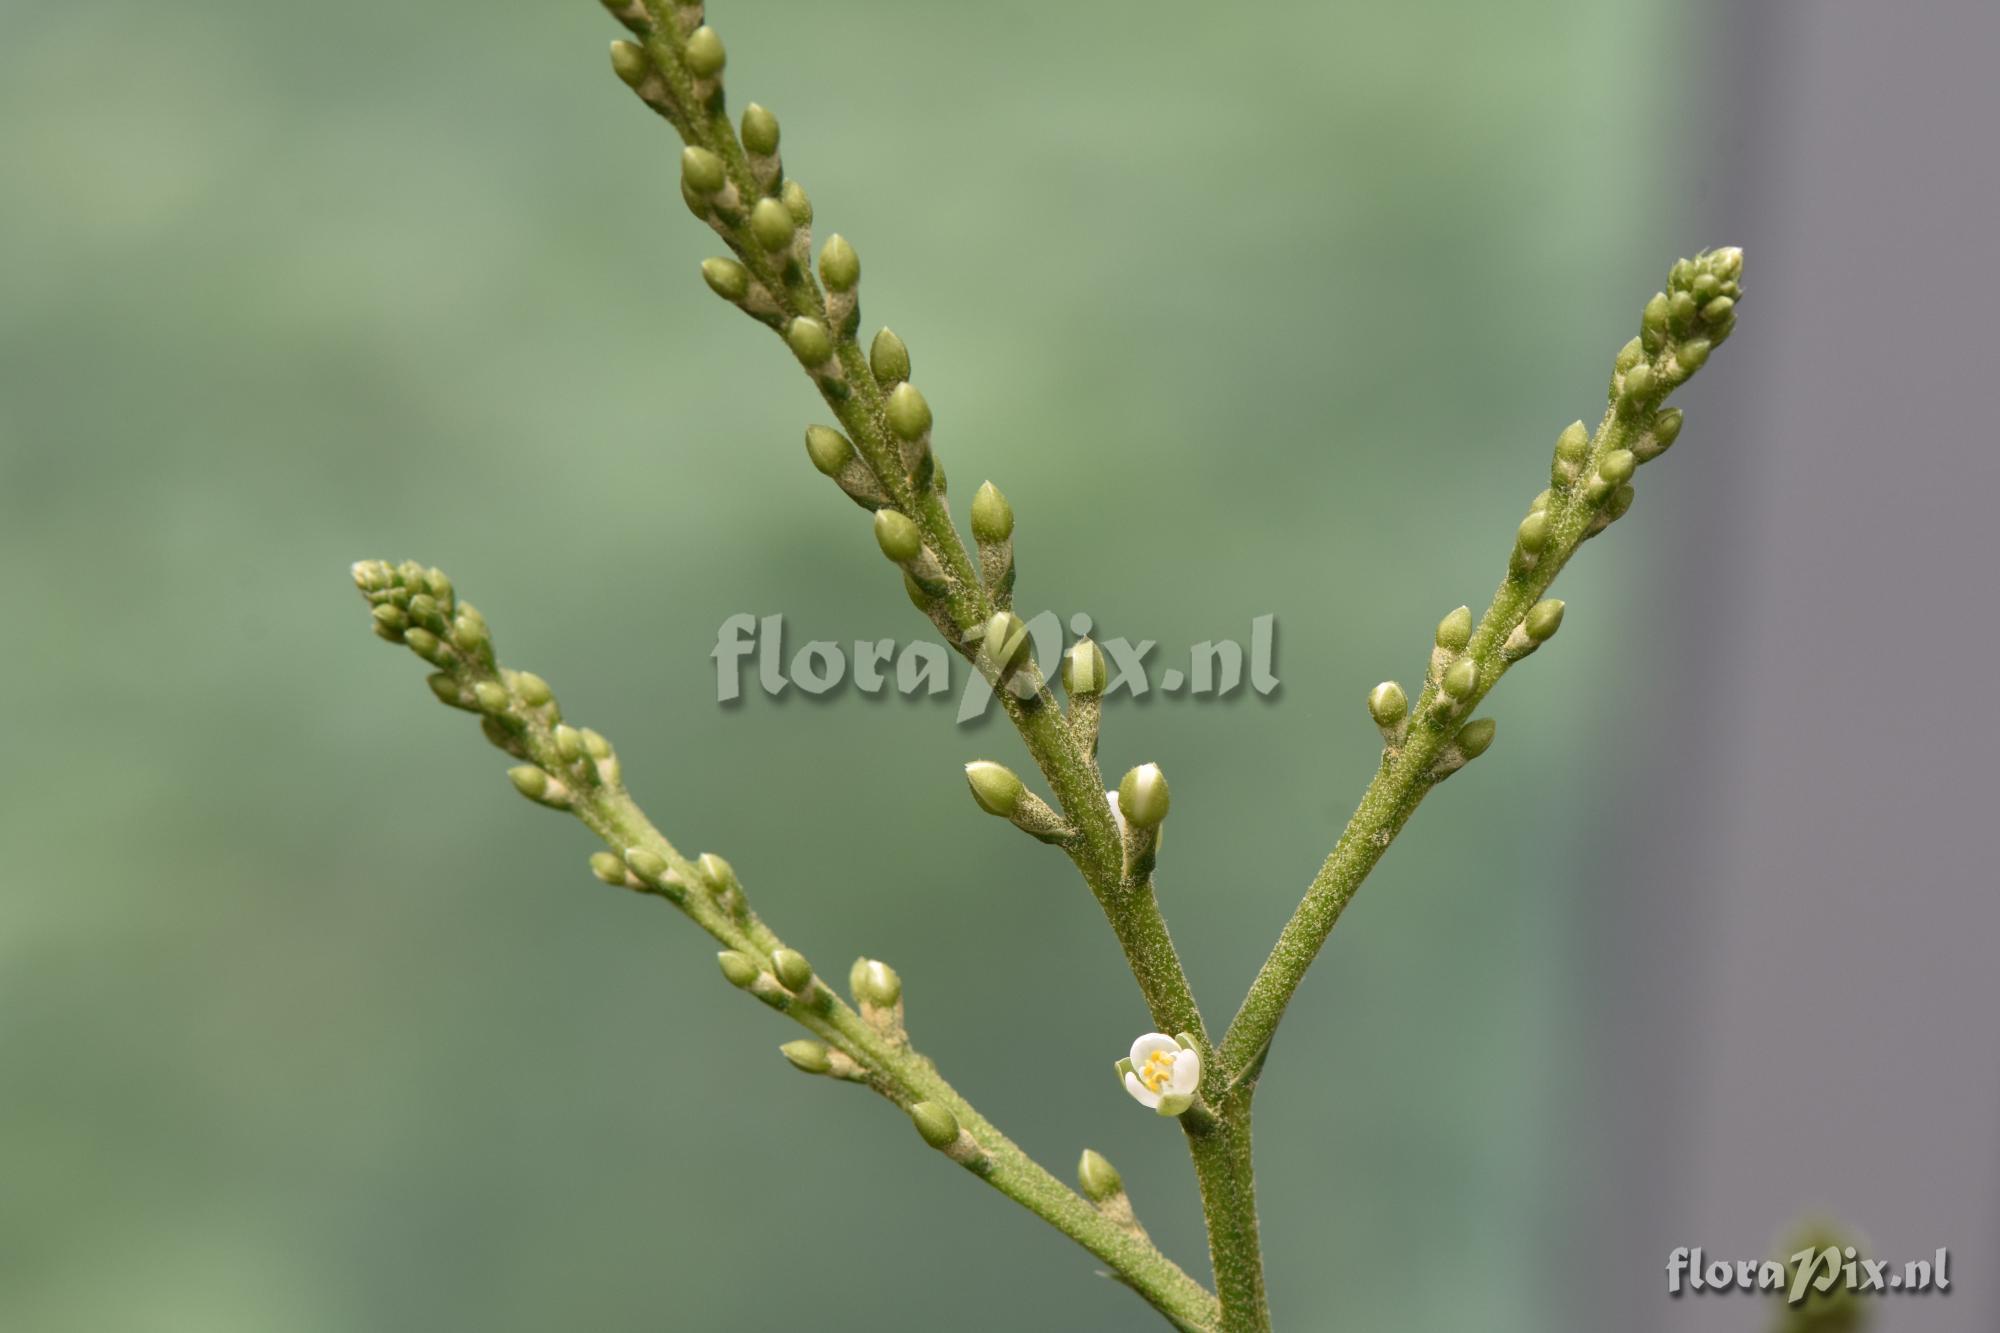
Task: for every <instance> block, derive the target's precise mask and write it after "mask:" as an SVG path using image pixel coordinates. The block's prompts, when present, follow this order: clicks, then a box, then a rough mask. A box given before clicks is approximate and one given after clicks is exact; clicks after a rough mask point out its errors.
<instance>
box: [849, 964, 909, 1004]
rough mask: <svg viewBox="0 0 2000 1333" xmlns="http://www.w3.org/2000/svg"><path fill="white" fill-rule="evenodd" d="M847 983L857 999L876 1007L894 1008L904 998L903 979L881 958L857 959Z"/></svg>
mask: <svg viewBox="0 0 2000 1333" xmlns="http://www.w3.org/2000/svg"><path fill="white" fill-rule="evenodd" d="M847 983H848V989H849V990H850V991H851V992H852V993H853V995H854V998H855V999H856V1000H857V1001H859V1002H860V1003H862V1004H865V1005H870V1006H872V1007H874V1008H876V1009H893V1008H895V1007H896V1004H897V1002H898V1001H899V1000H901V999H902V998H903V979H902V978H901V977H899V976H897V975H896V969H895V968H893V967H890V966H889V965H888V964H887V963H885V962H883V961H882V960H881V959H879V958H857V959H855V960H854V970H853V971H852V972H850V973H848V976H847Z"/></svg>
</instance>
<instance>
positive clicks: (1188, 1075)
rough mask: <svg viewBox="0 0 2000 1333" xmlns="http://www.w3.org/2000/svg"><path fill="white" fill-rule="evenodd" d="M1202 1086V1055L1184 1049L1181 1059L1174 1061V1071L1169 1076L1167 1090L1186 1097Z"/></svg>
mask: <svg viewBox="0 0 2000 1333" xmlns="http://www.w3.org/2000/svg"><path fill="white" fill-rule="evenodd" d="M1200 1086H1201V1057H1200V1056H1199V1055H1196V1054H1195V1053H1194V1052H1193V1051H1182V1052H1181V1056H1180V1059H1178V1060H1176V1061H1174V1072H1173V1073H1172V1074H1171V1075H1169V1076H1168V1078H1167V1091H1168V1092H1174V1093H1179V1094H1180V1095H1181V1096H1183V1097H1185V1096H1187V1095H1188V1094H1189V1093H1191V1092H1193V1091H1194V1090H1195V1089H1196V1088H1197V1087H1200Z"/></svg>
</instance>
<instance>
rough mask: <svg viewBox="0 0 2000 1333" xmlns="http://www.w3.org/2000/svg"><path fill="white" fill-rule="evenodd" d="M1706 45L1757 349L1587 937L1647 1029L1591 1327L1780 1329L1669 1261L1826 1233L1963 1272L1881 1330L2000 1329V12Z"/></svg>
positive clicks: (1685, 578)
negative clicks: (1997, 582)
mask: <svg viewBox="0 0 2000 1333" xmlns="http://www.w3.org/2000/svg"><path fill="white" fill-rule="evenodd" d="M1707 28H1708V33H1709V37H1710V40H1711V43H1712V45H1713V46H1714V48H1715V55H1714V59H1715V61H1716V65H1715V70H1716V73H1717V75H1718V82H1721V81H1722V80H1723V78H1725V77H1726V79H1727V81H1728V83H1729V85H1730V86H1731V89H1732V91H1730V92H1729V93H1728V94H1726V96H1727V98H1728V99H1729V105H1730V108H1731V110H1730V113H1729V114H1727V115H1718V116H1717V117H1716V121H1715V123H1714V124H1713V125H1712V126H1711V127H1710V130H1709V133H1710V142H1709V143H1708V144H1707V156H1706V158H1705V161H1706V162H1708V163H1710V164H1712V170H1710V171H1709V172H1708V173H1707V179H1706V181H1705V183H1704V184H1705V190H1706V193H1705V194H1704V197H1703V198H1702V200H1701V202H1700V205H1699V214H1700V218H1699V220H1700V222H1701V223H1702V225H1703V228H1704V230H1703V233H1702V234H1703V235H1704V236H1708V237H1712V238H1716V239H1718V240H1728V241H1732V242H1739V243H1741V244H1743V245H1744V246H1745V247H1746V250H1747V251H1748V254H1749V262H1748V264H1747V265H1746V286H1747V288H1748V292H1749V302H1748V306H1747V308H1746V322H1745V326H1744V327H1745V330H1746V333H1745V335H1744V336H1742V337H1741V338H1740V339H1739V340H1738V342H1736V343H1732V345H1731V346H1730V347H1729V349H1728V352H1729V356H1728V360H1729V362H1730V365H1729V369H1728V372H1727V373H1726V374H1724V375H1720V376H1714V377H1712V378H1711V382H1710V383H1709V384H1701V385H1697V386H1696V391H1695V392H1694V394H1693V395H1692V397H1691V399H1690V401H1689V407H1690V415H1691V417H1693V418H1695V420H1694V423H1693V424H1692V425H1691V428H1690V430H1689V437H1690V439H1694V440H1698V441H1699V444H1698V445H1697V446H1695V447H1694V448H1690V449H1687V450H1685V451H1684V455H1683V456H1677V458H1676V462H1677V464H1678V466H1676V467H1674V468H1673V469H1671V471H1670V472H1669V470H1667V469H1662V474H1663V475H1662V477H1661V479H1660V481H1659V483H1657V484H1655V485H1649V486H1648V487H1647V490H1648V491H1649V492H1654V491H1657V492H1659V494H1657V495H1655V494H1648V495H1646V496H1645V500H1646V501H1648V502H1655V503H1661V504H1671V505H1672V506H1673V509H1674V511H1675V512H1676V513H1705V514H1706V515H1707V518H1706V520H1705V521H1702V522H1684V523H1679V524H1676V525H1674V528H1675V535H1673V536H1671V537H1669V538H1666V539H1665V540H1668V541H1672V542H1674V543H1676V545H1675V546H1674V548H1673V549H1672V550H1671V551H1669V552H1667V553H1666V554H1667V555H1668V556H1669V558H1668V559H1666V560H1665V561H1664V562H1663V563H1661V564H1660V565H1659V566H1657V567H1656V569H1655V570H1654V572H1653V575H1652V577H1651V579H1650V584H1649V586H1648V587H1647V589H1646V595H1647V596H1648V597H1649V598H1651V599H1652V600H1653V602H1654V603H1655V604H1657V605H1658V606H1660V607H1661V608H1663V609H1662V611H1661V613H1660V614H1659V615H1658V616H1657V617H1656V618H1655V619H1654V620H1653V622H1652V624H1651V625H1650V627H1649V629H1648V630H1647V634H1648V635H1649V637H1650V639H1651V642H1650V643H1649V644H1648V645H1646V646H1647V647H1648V648H1649V649H1650V650H1653V651H1655V652H1658V653H1660V654H1662V656H1660V657H1659V658H1658V659H1656V660H1661V661H1666V662H1670V663H1672V664H1674V669H1673V670H1672V671H1670V672H1660V673H1656V676H1655V677H1654V678H1653V679H1649V681H1648V682H1647V683H1646V685H1645V686H1644V688H1643V690H1642V691H1641V692H1640V693H1639V694H1638V696H1637V697H1636V698H1635V705H1636V706H1637V708H1638V709H1639V716H1638V717H1637V718H1636V719H1635V721H1636V724H1637V725H1636V729H1635V738H1642V739H1643V740H1644V744H1635V745H1632V746H1629V747H1621V748H1620V749H1619V751H1618V752H1617V754H1616V755H1615V757H1614V759H1613V760H1612V763H1613V765H1614V768H1615V772H1614V773H1613V775H1612V776H1613V781H1612V782H1610V783H1608V784H1607V787H1606V790H1607V791H1610V792H1612V793H1615V796H1613V797H1611V798H1609V800H1608V801H1607V806H1608V807H1609V808H1607V811H1606V813H1607V815H1609V816H1613V819H1612V821H1611V823H1612V826H1613V827H1616V828H1618V829H1619V832H1618V834H1617V835H1616V836H1615V837H1614V838H1612V839H1610V840H1609V841H1611V842H1613V843H1614V844H1615V846H1614V847H1612V848H1608V849H1607V850H1614V851H1615V852H1616V853H1617V855H1616V856H1615V857H1612V858H1610V859H1609V862H1608V863H1609V864H1615V865H1620V866H1622V867H1623V869H1622V870H1621V871H1619V872H1618V873H1616V874H1610V875H1607V876H1606V880H1605V883H1604V884H1603V896H1602V898H1601V899H1600V900H1599V901H1598V904H1597V905H1596V906H1595V907H1594V909H1593V911H1594V912H1595V914H1596V917H1595V919H1594V920H1593V921H1592V922H1591V923H1590V928H1591V929H1592V930H1593V931H1594V932H1597V933H1599V937H1600V938H1601V939H1602V940H1603V942H1604V947H1603V949H1602V950H1601V951H1599V953H1598V955H1597V956H1598V958H1599V960H1600V966H1601V967H1602V968H1603V969H1604V973H1605V975H1603V976H1602V977H1599V978H1596V979H1595V981H1594V983H1593V984H1594V986H1595V987H1597V988H1598V989H1597V990H1596V992H1595V993H1599V994H1603V995H1606V996H1608V997H1613V998H1612V1000H1611V1005H1610V1007H1609V1008H1608V1009H1606V1010H1605V1011H1603V1012H1602V1013H1601V1014H1600V1015H1599V1017H1598V1023H1597V1030H1598V1034H1599V1038H1598V1039H1599V1041H1600V1043H1601V1049H1600V1051H1599V1055H1600V1056H1601V1057H1602V1058H1601V1060H1600V1062H1599V1068H1600V1070H1602V1071H1604V1072H1603V1074H1602V1077H1603V1078H1604V1079H1605V1080H1606V1083H1607V1085H1608V1086H1607V1087H1606V1088H1605V1090H1604V1092H1605V1095H1604V1097H1603V1098H1602V1099H1593V1102H1594V1105H1593V1106H1592V1107H1591V1109H1590V1111H1589V1112H1588V1113H1585V1114H1586V1115H1587V1116H1591V1117H1596V1116H1601V1117H1602V1123H1608V1124H1611V1125H1615V1126H1616V1128H1615V1129H1612V1130H1609V1131H1603V1130H1600V1131H1598V1132H1597V1139H1598V1141H1599V1142H1600V1143H1603V1144H1605V1146H1606V1147H1608V1148H1609V1152H1608V1154H1607V1155H1608V1158H1609V1159H1610V1160H1611V1161H1613V1162H1615V1163H1616V1165H1615V1166H1614V1167H1613V1169H1612V1170H1611V1171H1610V1172H1609V1173H1608V1174H1606V1175H1605V1176H1603V1177H1602V1178H1600V1181H1599V1183H1598V1185H1597V1186H1596V1187H1595V1190H1594V1194H1593V1197H1592V1198H1591V1199H1590V1202H1589V1205H1588V1207H1589V1211H1590V1218H1589V1221H1590V1225H1591V1226H1592V1228H1593V1230H1592V1231H1591V1232H1590V1233H1589V1234H1592V1235H1593V1236H1594V1237H1595V1240H1594V1241H1593V1242H1592V1244H1593V1246H1595V1247H1596V1250H1597V1254H1596V1257H1597V1258H1598V1259H1599V1260H1601V1262H1602V1267H1600V1268H1598V1269H1597V1270H1596V1271H1597V1272H1598V1274H1599V1277H1598V1279H1597V1280H1596V1281H1594V1282H1593V1283H1591V1284H1590V1285H1589V1286H1588V1288H1587V1290H1585V1291H1584V1292H1582V1293H1580V1296H1581V1299H1582V1300H1583V1301H1584V1302H1585V1303H1586V1305H1587V1306H1588V1308H1587V1309H1585V1310H1583V1311H1580V1312H1579V1314H1580V1315H1581V1316H1582V1318H1580V1319H1579V1320H1578V1322H1579V1324H1580V1325H1581V1326H1588V1327H1600V1328H1601V1327H1613V1326H1618V1327H1627V1328H1641V1329H1674V1330H1691V1329H1701V1330H1708V1329H1714V1330H1718V1331H1720V1330H1744V1329H1759V1328H1762V1327H1765V1326H1766V1320H1765V1316H1764V1312H1763V1311H1761V1310H1758V1309H1757V1308H1755V1307H1754V1306H1753V1304H1752V1303H1751V1301H1750V1300H1749V1299H1748V1298H1744V1297H1735V1296H1732V1297H1724V1298H1719V1299H1718V1298H1713V1297H1709V1298H1701V1299H1688V1298H1683V1299H1681V1300H1679V1301H1670V1300H1668V1299H1667V1297H1666V1296H1665V1281H1666V1276H1665V1271H1664V1265H1665V1263H1666V1261H1667V1257H1668V1254H1669V1253H1670V1251H1671V1250H1672V1248H1673V1247H1675V1246H1678V1245H1702V1246H1705V1247H1706V1248H1707V1250H1708V1252H1709V1255H1710V1257H1711V1258H1722V1257H1728V1258H1736V1257H1755V1256H1759V1255H1762V1254H1766V1253H1768V1252H1770V1251H1771V1249H1772V1247H1773V1245H1774V1244H1775V1243H1776V1242H1777V1241H1778V1240H1779V1239H1780V1235H1781V1233H1782V1231H1783V1230H1784V1229H1785V1228H1786V1227H1787V1226H1788V1225H1789V1224H1790V1223H1791V1222H1792V1221H1794V1220H1795V1219H1797V1218H1798V1217H1800V1216H1801V1215H1804V1214H1807V1213H1811V1212H1818V1213H1822V1214H1825V1215H1829V1216H1833V1217H1837V1218H1839V1219H1840V1220H1842V1221H1843V1222H1845V1223H1847V1224H1848V1225H1850V1226H1852V1227H1853V1228H1855V1229H1856V1230H1857V1231H1858V1232H1860V1233H1861V1234H1862V1235H1864V1236H1865V1237H1866V1238H1867V1240H1868V1242H1869V1244H1870V1247H1871V1248H1872V1250H1873V1251H1874V1252H1875V1253H1876V1254H1878V1255H1880V1256H1883V1257H1886V1258H1889V1259H1893V1260H1897V1261H1901V1260H1903V1259H1906V1258H1914V1257H1919V1256H1924V1255H1928V1254H1929V1253H1930V1252H1931V1251H1932V1250H1934V1249H1935V1248H1936V1247H1938V1246H1941V1245H1945V1246H1950V1247H1951V1249H1952V1253H1953V1257H1954V1270H1953V1276H1954V1278H1955V1290H1954V1291H1953V1293H1952V1294H1951V1295H1950V1296H1949V1297H1944V1298H1940V1297H1937V1296H1926V1297H1921V1298H1907V1297H1896V1298H1890V1299H1888V1300H1886V1301H1884V1302H1883V1305H1882V1308H1881V1310H1880V1312H1879V1313H1880V1317H1881V1324H1880V1327H1881V1328H1883V1329H1884V1330H1889V1331H1891V1333H1927V1331H1929V1330H1973V1329H1979V1330H1989V1329H1992V1328H1994V1327H1996V1326H2000V1303H1996V1300H1995V1298H1994V1295H1993V1281H1992V1264H1993V1262H1994V1259H1995V1256H1996V1253H2000V1203H1996V1201H2000V1072H1996V1066H1997V1065H2000V1061H1996V1043H1995V1040H1994V1037H1993V1027H1992V1017H1993V1015H1994V1013H1995V1011H1996V1009H2000V969H1996V968H1995V967H1994V964H1993V949H1994V944H1995V941H1996V940H2000V895H1996V893H1995V888H1994V882H1993V880H1994V876H1993V872H1992V869H1991V866H1990V852H1989V843H1990V837H1991V828H1990V826H1991V821H1992V818H1993V808H1994V795H1995V784H1994V780H1993V777H1992V772H1993V769H1992V765H1993V760H1994V755H1995V744H1994V742H1995V740H1996V734H1995V732H1996V729H1995V727H1994V724H1993V710H1992V707H1991V705H1990V704H1989V703H1988V702H1987V693H1988V690H1989V688H1990V687H1989V685H1988V680H1989V678H1990V674H1991V664H1992V663H1993V662H1994V661H1995V660H1996V650H2000V634H1996V631H1995V627H1994V614H1993V609H1994V608H1993V604H1994V596H1993V575H1994V552H1993V522H1992V504H1993V500H1994V482H1995V480H1996V479H2000V469H1996V466H1995V463H1994V453H1993V450H1994V441H1993V420H1992V411H1991V406H1990V401H1989V400H1990V392H1989V385H1990V383H1991V382H1992V379H1993V369H1992V366H1991V364H1990V362H1991V347H1992V335H1991V325H1992V320H1993V311H1994V308H1995V299H1994V298H1995V296H1996V291H1995V282H1994V274H1995V264H1994V258H1993V232H1994V223H1995V219H1996V218H2000V188H1996V179H1995V178H1996V172H1995V167H1994V162H1995V155H1994V150H1993V144H1992V139H1993V132H1994V128H1995V126H1996V124H2000V82H1996V81H1995V80H1994V78H1993V77H1992V71H1991V66H1992V62H1993V58H1994V55H1995V53H1996V52H2000V8H1996V7H1995V6H1993V5H1990V4H1952V5H1945V4H1928V5H1924V4H1920V5H1915V6H1891V5H1882V4H1876V3H1868V2H1867V0H1846V2H1844V3H1810V4H1807V3H1787V4H1776V5H1755V6H1752V5H1729V6H1716V7H1712V8H1711V10H1710V12H1709V13H1708V15H1707ZM1704 390H1706V391H1707V392H1703V391H1704ZM1725 421H1726V422H1728V423H1731V425H1730V430H1729V434H1730V435H1731V436H1732V438H1729V439H1717V438H1714V437H1713V436H1712V434H1711V432H1712V430H1713V429H1714V428H1715V427H1717V426H1719V425H1720V423H1722V422H1725ZM1650 480H1651V479H1650V478H1649V481H1650ZM1667 492H1671V494H1668V493H1667ZM1638 1312H1643V1315H1642V1317H1640V1318H1636V1319H1635V1318H1633V1316H1634V1314H1635V1313H1638Z"/></svg>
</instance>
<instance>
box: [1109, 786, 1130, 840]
mask: <svg viewBox="0 0 2000 1333" xmlns="http://www.w3.org/2000/svg"><path fill="white" fill-rule="evenodd" d="M1104 799H1105V800H1107V801H1109V802H1111V822H1112V823H1114V824H1116V825H1117V826H1118V841H1120V842H1123V841H1125V838H1126V833H1125V812H1124V811H1123V810H1120V809H1119V808H1118V793H1117V792H1115V791H1108V792H1105V793H1104Z"/></svg>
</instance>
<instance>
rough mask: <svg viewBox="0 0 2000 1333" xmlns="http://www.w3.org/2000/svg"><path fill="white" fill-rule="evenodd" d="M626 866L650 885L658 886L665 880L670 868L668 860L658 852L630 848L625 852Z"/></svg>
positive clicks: (641, 848) (642, 848)
mask: <svg viewBox="0 0 2000 1333" xmlns="http://www.w3.org/2000/svg"><path fill="white" fill-rule="evenodd" d="M625 864H626V865H627V866H629V867H631V870H632V873H633V874H635V875H637V876H638V877H639V878H640V879H643V880H645V881H646V882H647V883H648V884H658V883H660V882H661V881H663V880H665V879H666V877H667V872H668V870H669V867H668V865H667V858H666V857H664V856H661V855H660V854H659V853H658V852H649V851H647V850H646V849H645V848H644V847H630V848H627V849H626V852H625Z"/></svg>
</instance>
